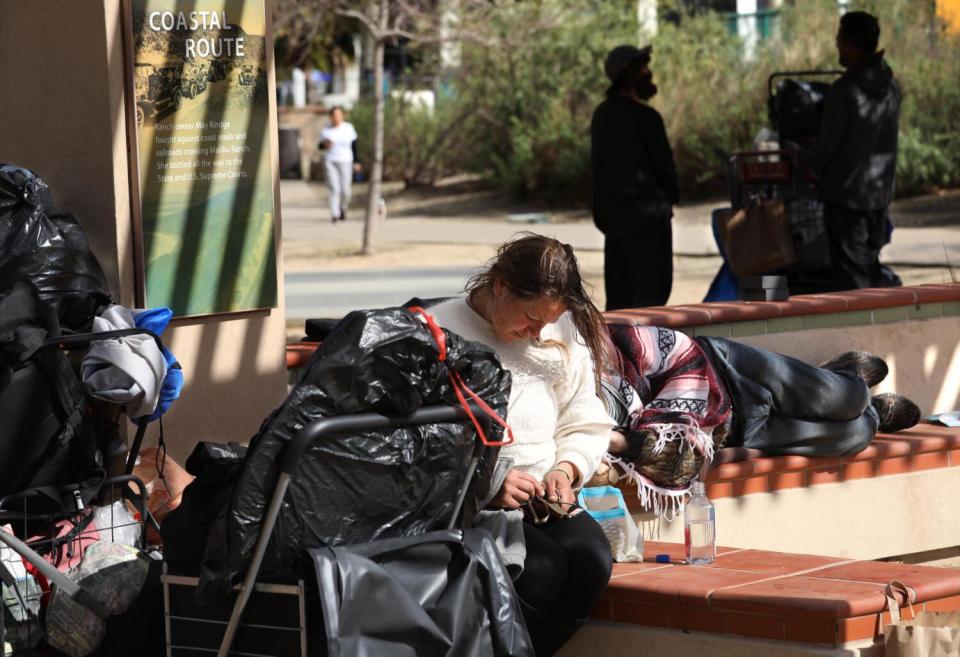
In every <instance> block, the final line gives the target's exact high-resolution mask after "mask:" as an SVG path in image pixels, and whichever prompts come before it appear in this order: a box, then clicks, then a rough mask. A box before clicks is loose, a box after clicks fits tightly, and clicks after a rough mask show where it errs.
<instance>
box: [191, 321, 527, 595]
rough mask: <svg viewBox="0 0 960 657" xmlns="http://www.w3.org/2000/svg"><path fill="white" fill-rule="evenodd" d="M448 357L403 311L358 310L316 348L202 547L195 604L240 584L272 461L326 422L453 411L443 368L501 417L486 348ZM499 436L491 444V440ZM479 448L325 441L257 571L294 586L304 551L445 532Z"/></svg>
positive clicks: (431, 432)
mask: <svg viewBox="0 0 960 657" xmlns="http://www.w3.org/2000/svg"><path fill="white" fill-rule="evenodd" d="M444 333H445V335H446V344H447V356H446V361H445V362H441V361H440V360H439V357H438V349H437V345H436V342H435V341H434V338H433V336H432V334H431V333H430V331H429V330H428V329H427V328H426V326H424V325H423V323H421V322H420V320H419V319H417V317H416V316H415V315H414V314H413V313H411V312H409V311H407V310H404V309H400V308H394V309H388V310H365V311H355V312H352V313H350V314H349V315H347V316H346V317H345V318H344V319H343V320H342V321H341V322H340V324H339V325H338V326H337V328H336V329H335V330H334V331H333V332H332V333H331V334H330V335H329V336H328V337H327V339H326V340H324V342H323V344H322V345H321V347H320V349H319V350H318V351H317V352H316V353H315V354H314V356H313V358H312V360H311V361H310V363H309V364H308V365H307V367H306V370H305V371H304V373H303V375H302V377H301V379H300V381H299V382H298V383H297V385H296V386H295V387H294V389H293V390H292V391H291V392H290V394H289V395H288V397H287V399H286V401H284V403H283V404H282V405H281V406H280V408H279V409H277V410H276V411H274V412H273V414H272V415H271V416H270V417H269V418H268V419H267V420H266V421H265V422H264V424H263V426H262V427H261V428H260V431H259V433H258V434H257V435H256V436H255V437H254V438H253V440H252V441H251V443H250V447H249V450H248V452H247V457H246V461H245V463H244V467H243V472H242V473H241V475H240V476H239V478H238V481H237V483H236V486H235V488H234V490H233V494H232V496H231V500H230V504H229V506H228V508H227V509H226V510H225V511H224V513H223V514H221V515H220V516H219V517H218V519H217V521H216V522H215V523H214V525H213V527H212V529H211V531H210V535H209V537H208V539H207V548H206V558H205V560H204V563H203V567H202V569H201V575H200V584H199V587H198V595H197V599H198V601H204V600H206V601H209V600H212V599H214V598H216V597H218V596H223V595H226V594H227V592H228V591H229V589H230V587H231V586H232V585H233V584H235V583H237V582H238V581H239V580H240V578H241V577H242V569H243V568H244V567H245V566H246V563H247V561H248V559H249V557H250V555H251V553H252V550H253V547H254V544H255V542H256V539H257V534H258V532H259V529H260V525H261V521H262V518H263V515H264V513H265V510H266V506H267V505H268V503H269V500H270V497H271V495H272V493H273V490H274V488H275V486H276V481H277V477H278V476H279V462H280V453H281V452H282V450H283V448H284V447H285V446H286V444H287V443H288V442H289V441H290V440H292V439H293V438H294V436H296V434H297V432H298V431H299V430H300V429H301V428H302V427H304V426H305V425H307V424H309V423H310V422H312V421H314V420H317V419H319V418H323V417H332V416H339V415H347V414H354V413H366V412H374V413H380V414H383V415H389V416H406V415H409V414H411V413H413V412H414V411H416V410H417V409H419V408H421V407H423V406H431V405H438V404H448V405H457V403H458V401H457V397H456V394H455V392H454V389H453V387H452V386H451V384H450V379H449V371H450V369H452V370H454V371H456V372H458V373H459V374H460V376H461V377H462V378H463V381H464V382H465V383H466V385H467V386H468V387H469V388H470V389H471V390H473V391H474V392H475V393H476V394H477V395H478V396H479V397H480V398H482V399H483V400H484V401H485V402H486V403H487V404H489V405H490V407H491V408H492V409H493V410H494V411H495V412H496V413H498V414H499V415H500V416H501V417H505V416H506V410H507V401H508V399H509V396H510V373H509V372H507V371H506V370H504V369H503V368H502V367H501V366H500V361H499V359H498V358H497V355H496V353H494V352H493V350H491V349H490V348H489V347H486V346H485V345H482V344H479V343H476V342H469V341H466V340H464V339H462V338H460V337H459V336H457V335H455V334H452V333H450V332H448V331H444ZM501 431H502V430H501V428H500V427H499V426H496V427H495V428H494V430H493V432H492V433H493V435H492V436H491V438H492V439H494V440H498V439H499V437H500V435H501ZM474 445H475V429H474V428H473V427H472V426H471V425H470V424H469V423H466V424H463V423H450V424H441V425H436V424H434V425H424V426H420V427H404V428H397V429H392V430H391V429H387V430H382V431H368V432H363V433H357V434H351V435H347V436H331V437H330V438H328V439H327V440H321V441H318V442H317V443H315V444H314V445H313V446H312V447H311V448H310V449H309V450H308V451H307V452H306V454H305V456H304V458H303V460H302V462H301V464H300V467H299V469H298V470H297V472H296V473H295V474H294V476H293V479H292V482H291V485H290V488H289V490H288V491H287V494H286V497H285V498H284V505H283V507H282V509H281V512H280V517H279V519H278V521H277V525H276V527H275V529H274V531H273V534H272V536H271V541H270V545H269V546H268V548H267V556H266V558H265V560H264V563H263V566H262V568H261V570H260V572H261V574H262V577H263V578H264V579H267V580H276V579H287V578H290V577H291V576H292V575H293V573H294V572H295V570H296V563H297V560H298V557H299V556H300V554H301V552H302V551H303V550H304V549H305V548H309V547H318V546H327V545H330V546H333V545H340V544H344V543H360V542H366V541H372V540H375V539H380V538H391V537H396V536H412V535H416V534H421V533H424V532H428V531H432V530H435V529H439V528H443V527H444V526H445V525H446V523H447V522H448V521H449V520H450V515H451V512H452V511H453V509H454V506H455V502H456V494H457V489H458V486H459V484H460V483H461V482H462V481H463V478H464V477H465V476H466V472H465V470H466V465H467V463H468V461H469V458H470V455H471V454H472V452H473V449H474ZM498 451H499V450H498V449H496V448H490V447H488V448H485V449H484V451H483V454H482V458H481V463H480V465H479V467H478V471H477V473H476V474H475V476H474V479H473V481H472V484H471V488H470V490H469V491H468V494H467V497H466V501H465V503H464V507H465V514H464V517H466V518H468V519H469V518H472V514H473V513H475V512H476V510H477V509H478V508H479V504H480V500H482V499H485V497H486V496H487V494H488V492H489V487H490V479H491V475H492V472H493V467H494V465H495V464H496V459H497V454H498Z"/></svg>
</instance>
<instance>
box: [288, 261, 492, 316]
mask: <svg viewBox="0 0 960 657" xmlns="http://www.w3.org/2000/svg"><path fill="white" fill-rule="evenodd" d="M474 271H475V270H474V269H473V268H470V267H437V268H429V269H392V270H382V271H338V272H288V273H287V274H286V275H285V276H284V284H285V287H286V290H285V291H286V302H287V317H291V318H294V317H295V318H308V317H343V316H344V315H345V314H346V313H347V312H349V311H351V310H354V309H356V308H384V307H388V306H399V305H400V304H402V303H405V302H406V301H408V300H409V299H411V298H413V297H415V296H419V297H420V298H423V299H428V298H431V297H446V296H451V295H454V294H457V293H458V292H460V291H461V290H463V283H464V281H466V280H467V278H469V277H470V276H471V275H472V274H473V273H474Z"/></svg>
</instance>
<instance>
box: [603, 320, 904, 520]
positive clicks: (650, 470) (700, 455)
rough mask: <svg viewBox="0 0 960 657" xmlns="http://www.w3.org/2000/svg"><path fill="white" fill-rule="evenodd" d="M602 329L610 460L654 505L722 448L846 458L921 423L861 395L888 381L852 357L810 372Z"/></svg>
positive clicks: (737, 349)
mask: <svg viewBox="0 0 960 657" xmlns="http://www.w3.org/2000/svg"><path fill="white" fill-rule="evenodd" d="M608 330H609V338H610V342H609V343H608V356H609V358H608V360H607V361H606V362H607V363H609V365H608V370H607V371H606V373H605V377H604V386H603V396H604V402H605V405H606V407H607V409H608V411H609V412H610V414H611V417H612V418H613V419H614V421H615V422H616V423H617V426H618V428H617V430H616V431H615V432H614V433H613V438H612V439H611V443H610V450H609V451H610V453H611V454H615V455H618V456H619V457H620V458H621V461H622V462H623V463H624V464H630V465H629V466H626V469H627V471H628V472H627V474H629V475H631V476H632V477H633V478H634V479H635V480H636V481H637V482H638V484H640V485H641V487H642V486H644V485H647V486H648V488H649V487H650V486H651V485H652V489H651V492H649V493H648V495H653V496H654V497H656V496H657V495H658V494H659V495H660V496H661V497H662V498H670V499H673V498H676V497H678V496H680V495H682V494H683V493H685V491H686V484H687V483H688V482H689V481H690V480H691V479H692V478H693V477H695V476H696V475H697V471H698V469H699V468H700V467H701V466H702V464H703V462H704V461H709V460H710V459H712V457H713V452H714V450H715V449H718V448H719V447H721V446H727V447H735V446H742V447H748V448H753V449H759V450H762V451H763V452H766V453H767V454H770V455H783V454H798V455H801V456H821V457H842V456H850V455H853V454H856V453H857V452H860V451H861V450H863V449H864V448H865V447H866V446H867V445H869V444H870V441H871V440H873V437H874V435H876V433H877V431H881V432H885V433H889V432H893V431H899V430H901V429H906V428H908V427H911V426H913V425H914V424H916V423H917V422H918V421H919V420H920V409H919V408H918V407H917V405H916V404H915V403H913V402H912V401H910V400H909V399H907V398H906V397H904V396H902V395H897V394H893V393H885V394H880V395H874V396H873V397H871V396H870V391H869V388H871V387H873V386H875V385H877V384H878V383H880V381H882V380H883V378H884V377H885V376H886V375H887V364H886V363H885V362H884V361H883V360H882V359H881V358H880V357H878V356H875V355H873V354H868V353H865V352H859V351H851V352H847V353H844V354H841V355H839V356H837V357H836V358H833V359H832V360H830V361H828V362H826V363H823V364H822V365H821V366H820V367H814V366H813V365H809V364H807V363H804V362H802V361H800V360H797V359H796V358H791V357H789V356H784V355H782V354H778V353H775V352H772V351H767V350H765V349H758V348H756V347H751V346H748V345H745V344H741V343H739V342H735V341H732V340H726V339H724V338H711V337H697V338H691V337H689V336H687V335H686V334H684V333H681V332H680V331H674V330H672V329H668V328H662V327H655V326H632V325H622V324H616V325H611V326H609V327H608ZM688 448H689V449H688ZM661 501H663V500H661ZM674 506H676V505H674Z"/></svg>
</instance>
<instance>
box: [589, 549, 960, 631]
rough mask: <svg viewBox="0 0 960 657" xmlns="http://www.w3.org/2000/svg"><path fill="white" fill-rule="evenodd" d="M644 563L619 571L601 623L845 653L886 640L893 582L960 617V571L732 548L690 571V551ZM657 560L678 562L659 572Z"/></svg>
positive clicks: (927, 605) (918, 604)
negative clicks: (856, 644)
mask: <svg viewBox="0 0 960 657" xmlns="http://www.w3.org/2000/svg"><path fill="white" fill-rule="evenodd" d="M644 554H645V555H646V556H647V557H648V559H649V561H648V562H644V563H639V564H615V565H614V570H613V576H612V578H611V580H610V584H609V585H608V586H607V589H606V592H605V593H604V596H603V597H602V598H601V600H600V603H599V604H598V605H597V607H596V609H595V610H594V612H593V615H592V616H593V618H595V619H598V620H607V621H615V622H620V623H632V624H637V625H647V626H654V627H666V628H675V629H679V630H695V631H701V632H710V633H715V634H732V635H740V636H747V637H753V638H759V639H776V640H781V641H797V642H804V643H820V644H828V645H840V644H843V643H846V642H849V641H859V640H863V639H872V638H875V637H879V636H881V635H882V632H883V624H885V623H889V622H890V620H889V614H888V613H886V612H884V611H883V610H884V609H885V607H886V599H885V597H884V595H883V588H884V585H885V584H886V583H887V582H889V581H890V580H893V579H896V580H900V581H902V582H903V583H905V584H906V585H907V586H908V587H910V588H911V589H913V590H914V591H915V592H916V598H915V599H914V611H916V612H920V611H923V610H924V609H926V610H928V611H953V610H960V570H953V569H942V568H931V567H928V566H908V565H904V564H897V563H886V562H877V561H852V562H851V561H845V560H841V559H837V558H833V557H823V556H816V555H803V554H789V553H784V552H768V551H765V550H735V549H731V548H719V549H718V554H719V556H718V558H717V560H716V562H714V563H713V564H712V565H710V566H703V567H698V566H687V565H684V564H678V563H676V562H680V561H682V560H683V558H684V555H683V546H681V545H677V544H673V543H659V542H653V541H648V542H647V543H646V546H645V549H644ZM657 554H669V555H670V557H671V560H672V561H673V562H674V563H673V564H659V563H651V562H652V561H653V557H654V556H655V555H657ZM774 578H775V579H774ZM899 602H900V603H901V604H904V603H905V602H906V601H905V600H899ZM903 616H904V617H905V618H910V617H911V616H910V610H909V608H905V609H903Z"/></svg>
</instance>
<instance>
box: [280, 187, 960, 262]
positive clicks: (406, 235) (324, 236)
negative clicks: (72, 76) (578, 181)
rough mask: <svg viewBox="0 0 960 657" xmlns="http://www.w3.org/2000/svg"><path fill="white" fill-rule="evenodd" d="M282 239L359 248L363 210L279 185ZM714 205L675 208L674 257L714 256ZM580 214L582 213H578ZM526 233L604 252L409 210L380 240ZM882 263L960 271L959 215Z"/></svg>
mask: <svg viewBox="0 0 960 657" xmlns="http://www.w3.org/2000/svg"><path fill="white" fill-rule="evenodd" d="M281 199H282V202H283V209H282V217H283V239H284V241H285V242H287V241H296V242H318V243H324V244H327V245H329V246H331V247H333V246H336V245H338V244H349V243H354V244H358V243H359V242H360V240H361V237H362V234H363V208H362V207H360V206H359V203H356V202H355V203H354V210H353V212H352V216H351V217H350V219H348V220H347V221H346V222H341V223H337V224H332V223H331V222H330V221H329V220H328V219H327V216H328V211H327V209H326V190H325V188H324V187H323V186H322V185H318V184H315V183H305V182H302V181H283V182H282V183H281ZM714 207H715V206H714V205H712V204H699V205H689V206H679V207H678V208H677V216H676V217H675V218H674V221H673V247H674V253H675V254H677V255H682V256H711V255H712V256H716V255H718V252H717V247H716V244H715V243H714V240H713V235H712V232H711V230H710V212H711V211H712V210H713V208H714ZM579 214H584V213H582V212H581V213H579ZM894 218H896V213H894ZM524 230H530V231H533V232H537V233H542V234H545V235H550V236H553V237H556V238H557V239H559V240H561V241H563V242H568V243H570V244H571V245H572V246H573V247H574V248H575V249H577V250H602V249H603V235H602V234H601V233H600V232H599V231H598V230H597V229H596V227H594V225H593V223H592V222H591V221H589V220H579V221H570V220H565V221H562V222H560V223H515V222H511V221H508V219H507V215H505V214H504V215H502V218H499V219H498V218H495V217H493V218H491V217H490V216H489V214H487V215H486V216H460V217H457V216H451V217H447V218H438V217H435V216H417V215H416V214H413V213H412V212H411V211H410V210H409V209H408V210H406V211H405V212H404V216H403V217H402V218H390V217H389V208H388V218H387V220H386V221H384V222H382V223H381V224H380V226H379V233H378V239H379V240H380V241H381V242H405V243H428V244H429V243H437V244H482V245H497V244H501V243H503V242H504V241H506V240H507V239H509V238H510V237H511V236H512V235H514V234H516V233H517V232H520V231H524ZM881 260H883V261H884V262H885V263H888V264H900V265H915V266H937V265H939V266H944V265H945V264H947V263H950V264H952V265H956V266H958V267H960V217H957V223H956V225H953V226H935V227H929V228H914V227H901V228H897V229H895V230H894V233H893V242H892V243H891V244H890V245H888V246H887V247H886V248H884V250H883V252H882V254H881Z"/></svg>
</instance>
